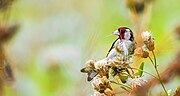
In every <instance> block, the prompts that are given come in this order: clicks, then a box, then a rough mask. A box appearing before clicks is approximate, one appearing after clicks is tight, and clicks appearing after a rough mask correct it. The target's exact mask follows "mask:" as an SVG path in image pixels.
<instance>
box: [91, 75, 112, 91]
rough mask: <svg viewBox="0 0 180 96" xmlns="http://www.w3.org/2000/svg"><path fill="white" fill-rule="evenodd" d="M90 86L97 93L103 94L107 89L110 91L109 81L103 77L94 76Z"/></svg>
mask: <svg viewBox="0 0 180 96" xmlns="http://www.w3.org/2000/svg"><path fill="white" fill-rule="evenodd" d="M92 86H93V88H94V90H95V91H98V92H99V93H105V90H106V89H107V88H108V89H110V90H112V88H111V86H110V83H109V80H108V78H107V77H106V76H103V77H102V78H101V77H100V76H96V77H95V78H94V79H93V82H92Z"/></svg>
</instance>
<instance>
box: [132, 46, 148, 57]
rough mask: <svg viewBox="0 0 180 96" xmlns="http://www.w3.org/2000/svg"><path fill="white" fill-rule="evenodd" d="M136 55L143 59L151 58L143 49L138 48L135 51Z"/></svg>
mask: <svg viewBox="0 0 180 96" xmlns="http://www.w3.org/2000/svg"><path fill="white" fill-rule="evenodd" d="M134 55H135V56H138V57H142V58H147V57H148V56H149V52H148V51H147V50H145V49H144V48H142V47H138V48H136V49H135V53H134Z"/></svg>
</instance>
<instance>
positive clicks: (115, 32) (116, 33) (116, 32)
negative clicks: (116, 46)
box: [112, 30, 120, 35]
mask: <svg viewBox="0 0 180 96" xmlns="http://www.w3.org/2000/svg"><path fill="white" fill-rule="evenodd" d="M112 34H114V35H120V33H119V31H118V30H116V31H114V32H113V33H112Z"/></svg>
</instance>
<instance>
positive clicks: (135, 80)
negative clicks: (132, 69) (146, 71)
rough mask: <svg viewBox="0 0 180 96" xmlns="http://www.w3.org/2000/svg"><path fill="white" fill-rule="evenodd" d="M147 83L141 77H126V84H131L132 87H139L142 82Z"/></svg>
mask: <svg viewBox="0 0 180 96" xmlns="http://www.w3.org/2000/svg"><path fill="white" fill-rule="evenodd" d="M146 83H147V80H145V79H143V78H140V77H139V78H137V77H135V78H128V80H127V84H128V85H130V86H131V88H132V89H136V88H137V87H141V86H143V85H144V84H146Z"/></svg>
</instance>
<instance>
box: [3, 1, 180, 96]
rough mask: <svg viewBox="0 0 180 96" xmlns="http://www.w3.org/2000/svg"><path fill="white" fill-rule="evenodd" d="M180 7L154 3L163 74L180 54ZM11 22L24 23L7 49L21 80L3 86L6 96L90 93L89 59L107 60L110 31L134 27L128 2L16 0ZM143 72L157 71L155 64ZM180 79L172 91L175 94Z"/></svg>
mask: <svg viewBox="0 0 180 96" xmlns="http://www.w3.org/2000/svg"><path fill="white" fill-rule="evenodd" d="M179 4H180V0H154V2H153V7H152V14H151V16H152V17H151V20H150V24H149V27H148V29H147V30H148V31H152V32H153V35H154V36H155V42H156V49H157V50H156V53H157V55H158V57H157V58H158V64H159V70H162V69H163V68H165V67H166V64H167V62H170V61H171V60H172V59H173V57H174V54H175V53H176V52H177V50H179V41H176V40H175V37H174V33H172V31H173V30H174V28H175V27H176V26H177V25H179V24H180V18H179V17H180V12H179V9H180V6H179ZM8 22H12V23H13V22H17V23H19V24H20V29H19V32H18V34H16V37H15V38H13V39H12V40H11V42H9V44H8V45H7V46H6V51H7V54H8V58H9V59H10V60H11V61H12V62H13V63H12V66H13V69H14V74H15V79H16V80H15V82H14V83H13V84H11V85H6V86H5V87H4V93H5V96H89V95H91V94H92V90H91V89H90V88H89V87H87V86H90V83H87V81H86V78H85V76H84V75H83V74H81V73H80V68H81V66H84V64H85V61H86V60H88V59H96V60H97V59H101V58H103V57H105V55H106V53H107V51H108V49H109V48H110V46H111V43H112V42H113V41H114V40H115V39H116V38H117V37H116V36H112V35H111V33H112V32H113V31H114V30H116V29H117V28H118V27H119V26H128V27H130V28H131V29H132V30H133V29H134V28H133V25H132V21H131V20H130V18H129V14H128V9H127V7H126V4H125V0H106V1H105V0H16V1H15V2H14V4H13V6H12V8H11V10H10V16H9V20H8ZM144 70H148V71H150V72H154V71H153V67H151V65H150V63H147V64H145V69H144ZM179 79H180V78H175V80H174V82H172V83H171V84H168V85H167V88H168V89H173V90H175V89H176V87H177V85H180V82H179ZM158 89H160V90H161V88H160V87H159V86H158ZM160 90H158V91H160ZM155 91H157V90H156V89H154V90H153V92H155ZM155 93H157V92H155Z"/></svg>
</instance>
